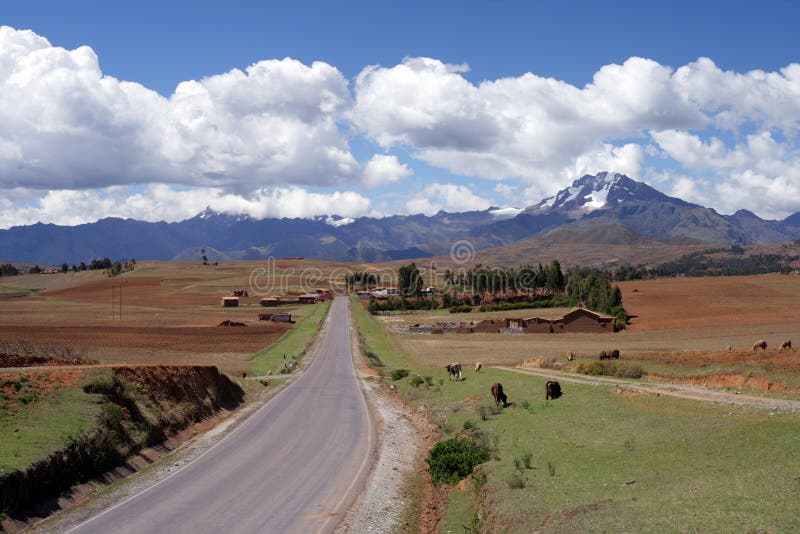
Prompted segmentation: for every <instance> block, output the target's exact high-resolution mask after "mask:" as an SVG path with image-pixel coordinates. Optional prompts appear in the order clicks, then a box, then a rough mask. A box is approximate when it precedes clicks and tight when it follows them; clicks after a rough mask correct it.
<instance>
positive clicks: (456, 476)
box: [425, 436, 489, 486]
mask: <svg viewBox="0 0 800 534" xmlns="http://www.w3.org/2000/svg"><path fill="white" fill-rule="evenodd" d="M488 460H489V449H488V448H487V447H484V446H481V445H478V444H477V443H475V442H474V441H472V440H471V439H469V438H466V437H463V436H458V437H455V438H450V439H446V440H443V441H440V442H439V443H437V444H436V445H434V447H433V448H432V449H431V451H430V453H428V458H427V459H426V460H425V462H426V463H427V464H428V472H429V473H430V475H431V480H432V481H433V483H434V484H435V485H437V486H441V485H442V484H455V483H457V482H458V481H459V480H461V479H462V478H464V477H466V476H469V475H470V474H471V473H472V471H473V469H475V466H477V465H479V464H482V463H483V462H486V461H488Z"/></svg>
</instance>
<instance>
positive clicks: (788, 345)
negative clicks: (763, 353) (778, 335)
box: [781, 339, 792, 350]
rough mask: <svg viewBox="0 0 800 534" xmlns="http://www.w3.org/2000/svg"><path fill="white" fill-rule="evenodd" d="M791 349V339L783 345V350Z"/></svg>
mask: <svg viewBox="0 0 800 534" xmlns="http://www.w3.org/2000/svg"><path fill="white" fill-rule="evenodd" d="M791 348H792V340H791V339H787V340H786V341H784V342H783V343H781V350H784V349H791Z"/></svg>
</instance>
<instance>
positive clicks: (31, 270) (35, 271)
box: [28, 265, 42, 274]
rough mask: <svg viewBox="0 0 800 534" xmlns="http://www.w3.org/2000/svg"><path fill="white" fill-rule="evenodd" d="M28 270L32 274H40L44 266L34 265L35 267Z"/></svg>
mask: <svg viewBox="0 0 800 534" xmlns="http://www.w3.org/2000/svg"><path fill="white" fill-rule="evenodd" d="M28 272H29V273H31V274H39V273H41V272H42V268H41V267H39V266H38V265H34V266H33V267H31V268H30V270H29V271H28Z"/></svg>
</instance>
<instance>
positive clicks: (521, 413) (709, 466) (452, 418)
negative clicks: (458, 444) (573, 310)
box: [356, 310, 800, 532]
mask: <svg viewBox="0 0 800 534" xmlns="http://www.w3.org/2000/svg"><path fill="white" fill-rule="evenodd" d="M356 314H357V318H358V324H359V328H361V326H362V325H364V326H365V327H364V328H363V329H361V334H362V335H363V336H364V338H365V340H364V343H365V345H366V346H367V347H369V348H370V349H371V350H373V351H375V352H376V354H378V356H379V357H380V358H381V360H383V361H385V362H387V363H391V365H393V366H398V367H405V368H408V369H410V370H411V374H410V376H409V377H407V378H404V379H402V380H399V381H397V382H393V383H394V384H395V385H397V386H398V390H399V392H400V394H401V395H403V396H404V398H406V399H407V400H408V401H409V402H412V403H416V404H422V405H425V406H426V407H428V410H429V413H430V417H431V419H432V420H433V421H434V422H435V423H436V424H438V425H439V427H440V429H441V433H442V437H443V438H447V437H452V436H454V435H457V434H459V433H464V432H465V431H464V430H463V429H464V428H465V423H467V421H469V423H467V424H466V426H467V427H469V428H470V429H471V430H469V433H471V434H473V435H475V434H483V437H484V439H486V440H487V441H488V442H489V443H491V444H492V445H493V446H494V447H495V451H494V457H493V459H492V460H490V461H489V462H487V463H485V464H483V465H482V466H480V468H479V470H480V471H481V472H482V473H484V474H485V475H486V483H485V485H484V486H483V492H481V491H477V490H476V489H474V485H473V484H472V483H468V484H466V486H465V487H464V488H463V489H457V490H454V491H452V492H451V498H450V503H449V505H448V510H447V513H446V515H445V517H444V520H443V524H442V525H440V530H441V531H442V532H463V531H464V530H465V525H466V526H467V527H469V528H474V529H476V530H479V529H480V528H481V524H482V525H483V528H485V529H488V530H491V531H499V532H505V531H509V532H533V531H564V532H570V531H598V532H599V531H608V532H619V531H637V532H638V531H645V532H648V531H649V532H664V531H669V532H683V531H695V530H706V531H713V532H725V531H737V532H749V531H757V530H762V531H770V532H789V531H798V530H800V468H798V466H799V465H800V449H798V448H797V447H796V443H797V442H798V440H800V422H798V420H797V418H796V417H790V416H788V415H780V414H769V413H768V412H766V411H757V410H750V409H744V408H732V407H730V406H719V405H714V404H709V403H701V402H694V401H687V400H682V399H674V398H667V397H658V396H651V395H630V394H626V395H624V396H623V395H621V394H619V393H617V392H616V391H615V390H614V389H613V388H610V387H605V386H584V385H578V384H565V385H564V386H565V394H564V397H562V398H561V399H558V400H556V401H545V400H544V383H545V381H546V379H544V378H538V377H532V376H523V375H516V374H512V373H506V372H503V371H499V370H492V369H488V370H485V371H484V372H481V373H473V372H471V371H466V372H465V377H466V380H465V381H463V382H451V381H449V380H447V378H446V375H445V372H444V370H443V369H439V368H438V366H437V367H432V366H427V365H424V364H420V363H416V364H415V363H414V361H416V362H424V361H425V355H424V354H415V355H414V361H412V360H411V359H410V358H407V357H406V356H405V354H406V352H404V351H403V350H402V339H399V336H396V335H393V334H386V333H385V332H383V331H382V330H381V329H380V326H379V325H377V323H376V322H375V321H374V320H373V319H372V318H371V317H369V316H368V315H367V314H366V313H362V312H360V311H359V310H356ZM370 321H371V322H372V323H373V324H374V325H375V326H378V330H376V329H375V327H374V326H371V325H369V324H368V323H369V322H370ZM393 347H398V348H399V349H400V350H394V349H393ZM491 350H492V347H491V346H487V347H486V351H487V353H491ZM453 356H454V359H458V355H457V353H454V355H453ZM415 375H420V376H423V377H424V376H426V375H431V376H432V377H433V380H432V382H433V385H432V386H427V385H425V384H422V385H419V386H417V387H414V386H412V385H411V380H412V378H413V377H414V376H415ZM494 382H501V383H502V384H503V386H504V389H505V392H506V394H507V395H508V397H509V401H510V402H513V403H514V405H513V406H512V407H510V408H506V409H504V410H502V411H501V412H500V413H497V414H494V415H493V414H491V412H489V413H486V411H484V410H481V409H480V407H481V406H486V407H487V408H488V407H490V406H493V404H494V403H493V401H492V399H491V396H490V386H491V384H492V383H494ZM481 412H483V415H482V414H481ZM484 416H485V418H484ZM793 444H794V445H793ZM527 454H530V455H531V462H530V468H526V467H525V465H524V464H525V462H524V461H523V459H524V458H525V455H527ZM518 466H519V467H518ZM520 482H521V484H520Z"/></svg>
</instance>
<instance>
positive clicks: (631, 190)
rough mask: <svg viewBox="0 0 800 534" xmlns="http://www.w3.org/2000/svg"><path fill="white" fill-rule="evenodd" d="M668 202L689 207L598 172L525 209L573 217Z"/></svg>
mask: <svg viewBox="0 0 800 534" xmlns="http://www.w3.org/2000/svg"><path fill="white" fill-rule="evenodd" d="M626 201H627V202H671V203H674V204H681V205H688V204H687V203H686V202H684V201H683V200H680V199H677V198H672V197H669V196H667V195H665V194H664V193H661V192H660V191H657V190H655V189H653V188H652V187H650V186H649V185H647V184H645V183H644V182H637V181H635V180H631V179H630V178H628V177H627V176H625V175H624V174H619V173H616V172H600V173H597V174H596V175H594V176H592V175H591V174H586V175H584V176H582V177H581V178H579V179H577V180H575V181H574V182H573V183H572V185H571V186H570V187H568V188H566V189H562V190H561V191H559V192H558V193H557V194H556V195H555V196H552V197H549V198H546V199H544V200H542V201H541V202H539V203H538V204H536V205H535V206H532V207H531V208H529V209H528V211H529V212H530V213H543V212H547V211H551V210H557V211H561V212H565V213H574V214H575V215H576V216H579V215H581V214H585V213H589V212H592V211H596V210H599V209H603V208H613V207H616V206H619V205H621V204H623V203H625V202H626Z"/></svg>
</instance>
